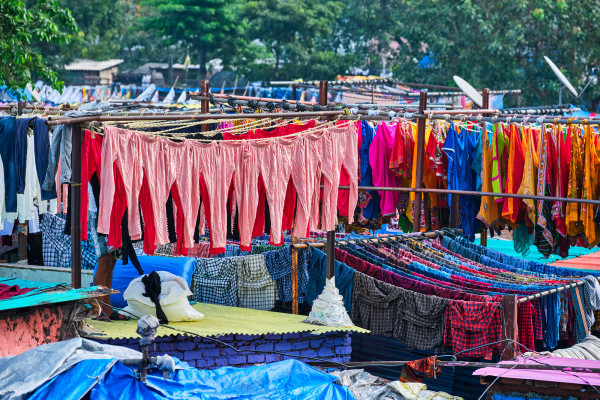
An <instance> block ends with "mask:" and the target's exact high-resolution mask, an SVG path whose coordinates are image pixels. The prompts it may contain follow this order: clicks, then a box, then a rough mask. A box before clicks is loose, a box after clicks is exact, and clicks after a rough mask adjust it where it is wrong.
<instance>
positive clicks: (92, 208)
mask: <svg viewBox="0 0 600 400" xmlns="http://www.w3.org/2000/svg"><path fill="white" fill-rule="evenodd" d="M88 198H89V199H90V201H89V204H88V207H89V208H88V210H89V211H90V212H94V213H97V212H98V207H97V206H96V199H95V198H94V191H93V190H92V184H91V183H88Z"/></svg>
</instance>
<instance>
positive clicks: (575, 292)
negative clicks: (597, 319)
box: [571, 286, 590, 336]
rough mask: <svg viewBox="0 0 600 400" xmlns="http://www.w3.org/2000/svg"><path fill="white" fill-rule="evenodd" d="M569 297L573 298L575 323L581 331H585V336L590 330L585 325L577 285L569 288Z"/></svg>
mask: <svg viewBox="0 0 600 400" xmlns="http://www.w3.org/2000/svg"><path fill="white" fill-rule="evenodd" d="M571 298H572V299H573V308H574V309H575V314H576V316H577V318H576V320H577V325H578V326H579V328H580V329H581V330H582V331H584V332H585V334H586V336H587V335H589V334H590V330H589V327H588V326H587V321H586V320H585V311H584V310H583V303H582V302H581V294H580V292H579V287H577V286H576V287H574V288H571Z"/></svg>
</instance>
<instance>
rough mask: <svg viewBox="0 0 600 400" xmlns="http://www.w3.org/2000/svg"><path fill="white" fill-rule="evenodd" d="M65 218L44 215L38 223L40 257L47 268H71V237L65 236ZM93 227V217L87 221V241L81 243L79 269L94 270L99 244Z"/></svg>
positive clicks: (48, 214) (60, 215) (63, 216)
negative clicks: (40, 236)
mask: <svg viewBox="0 0 600 400" xmlns="http://www.w3.org/2000/svg"><path fill="white" fill-rule="evenodd" d="M65 218H66V216H65V215H62V214H57V215H53V214H50V213H46V214H44V218H43V220H42V222H41V223H40V231H41V232H42V257H43V259H44V264H45V265H47V266H49V267H58V268H71V236H69V235H65V234H64V230H65V225H66V223H67V221H66V219H65ZM94 225H95V215H93V213H91V215H90V218H89V220H88V240H82V241H81V268H82V269H94V268H95V267H96V264H97V262H98V255H97V254H98V251H99V250H100V249H99V243H98V236H97V235H96V230H95V229H94V228H93V227H94Z"/></svg>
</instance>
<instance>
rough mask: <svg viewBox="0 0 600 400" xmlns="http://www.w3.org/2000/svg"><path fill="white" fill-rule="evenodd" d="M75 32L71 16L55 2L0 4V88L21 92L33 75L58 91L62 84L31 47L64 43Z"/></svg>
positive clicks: (6, 1) (7, 0)
mask: <svg viewBox="0 0 600 400" xmlns="http://www.w3.org/2000/svg"><path fill="white" fill-rule="evenodd" d="M75 30H76V26H75V24H74V21H73V18H72V17H71V13H70V12H69V10H67V9H64V8H63V7H61V6H60V5H59V4H58V2H57V1H53V0H36V1H19V0H2V1H0V84H1V85H7V86H8V87H9V88H10V89H18V88H23V87H25V85H26V84H27V83H28V82H30V81H31V80H32V75H37V77H39V78H41V79H43V80H45V81H46V82H48V83H50V84H52V85H53V86H55V87H60V86H61V85H62V82H60V81H59V80H58V77H57V74H56V73H55V72H54V71H53V70H52V69H51V68H50V67H49V66H48V65H47V64H46V63H45V62H44V59H43V57H42V56H41V55H40V54H39V53H38V52H36V50H35V47H34V44H35V43H38V42H41V43H51V42H59V43H68V42H69V40H70V39H71V33H72V32H75Z"/></svg>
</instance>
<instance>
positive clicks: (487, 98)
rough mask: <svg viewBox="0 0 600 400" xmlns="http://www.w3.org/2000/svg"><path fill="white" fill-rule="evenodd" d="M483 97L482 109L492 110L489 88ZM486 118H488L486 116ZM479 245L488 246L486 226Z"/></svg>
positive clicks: (485, 132) (485, 126)
mask: <svg viewBox="0 0 600 400" xmlns="http://www.w3.org/2000/svg"><path fill="white" fill-rule="evenodd" d="M481 97H482V99H483V100H482V102H481V103H482V104H481V105H482V107H481V108H483V109H486V110H487V109H488V108H490V90H489V89H488V88H484V89H483V91H482V92H481ZM484 116H487V115H485V114H484ZM483 137H487V123H483ZM481 145H482V146H484V145H485V141H484V140H482V141H481ZM479 243H480V244H481V245H482V246H486V247H487V227H486V226H485V224H483V230H482V231H481V238H480V240H479Z"/></svg>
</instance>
